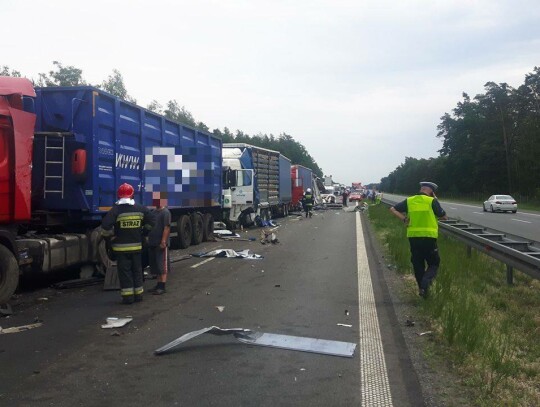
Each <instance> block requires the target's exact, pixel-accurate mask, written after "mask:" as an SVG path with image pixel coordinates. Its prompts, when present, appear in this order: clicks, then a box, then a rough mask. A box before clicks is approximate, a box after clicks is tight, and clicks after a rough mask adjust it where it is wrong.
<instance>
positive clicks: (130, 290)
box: [116, 252, 143, 297]
mask: <svg viewBox="0 0 540 407" xmlns="http://www.w3.org/2000/svg"><path fill="white" fill-rule="evenodd" d="M116 265H117V268H118V279H119V280H120V290H121V294H122V297H126V296H130V295H140V294H142V293H143V272H142V261H141V253H140V252H136V253H133V252H131V253H129V252H128V253H121V252H117V253H116Z"/></svg>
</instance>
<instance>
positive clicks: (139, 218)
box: [101, 204, 154, 253]
mask: <svg viewBox="0 0 540 407" xmlns="http://www.w3.org/2000/svg"><path fill="white" fill-rule="evenodd" d="M101 225H102V227H103V229H104V230H105V231H108V230H111V229H112V228H113V227H114V235H115V239H114V240H113V241H112V249H113V251H115V252H123V253H125V252H140V251H141V250H142V229H143V228H148V229H151V228H152V226H153V225H154V222H153V218H152V215H151V214H150V210H149V209H148V208H147V207H146V206H143V205H138V204H135V205H127V204H121V205H114V206H113V207H112V208H111V210H110V211H109V212H108V213H107V215H105V217H104V218H103V221H102V223H101Z"/></svg>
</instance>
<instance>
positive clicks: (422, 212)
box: [390, 182, 448, 298]
mask: <svg viewBox="0 0 540 407" xmlns="http://www.w3.org/2000/svg"><path fill="white" fill-rule="evenodd" d="M436 190H437V184H434V183H433V182H420V193H418V194H417V195H413V196H411V197H409V198H407V199H406V200H404V201H401V202H399V203H397V204H396V205H394V206H392V207H390V212H392V214H393V215H394V216H396V217H397V218H399V219H400V220H401V221H402V222H403V223H404V224H405V226H406V227H407V237H408V238H409V245H410V248H411V263H412V265H413V269H414V276H415V278H416V283H417V284H418V290H419V291H418V293H419V295H420V296H422V297H424V298H425V297H426V296H427V292H428V288H429V286H430V284H431V282H432V281H433V279H434V278H435V276H436V275H437V270H438V268H439V263H440V261H441V259H440V257H439V249H438V248H437V237H438V234H439V224H438V223H437V218H440V219H448V217H447V216H446V212H445V211H444V209H443V208H442V207H441V204H440V203H439V201H438V200H437V196H436V195H435V191H436ZM426 264H427V268H426Z"/></svg>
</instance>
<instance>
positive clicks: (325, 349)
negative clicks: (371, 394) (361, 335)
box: [154, 326, 356, 358]
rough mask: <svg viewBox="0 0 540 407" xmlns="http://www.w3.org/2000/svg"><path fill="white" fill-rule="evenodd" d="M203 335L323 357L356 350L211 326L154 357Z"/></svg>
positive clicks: (349, 346) (343, 345)
mask: <svg viewBox="0 0 540 407" xmlns="http://www.w3.org/2000/svg"><path fill="white" fill-rule="evenodd" d="M205 333H210V334H212V335H220V336H221V335H233V336H234V337H235V338H236V339H237V340H238V341H240V342H242V343H246V344H249V345H256V346H268V347H271V348H279V349H288V350H297V351H301V352H311V353H319V354H323V355H331V356H342V357H348V358H351V357H353V355H354V351H355V349H356V344H355V343H350V342H340V341H330V340H326V339H316V338H306V337H301V336H291V335H280V334H271V333H264V332H255V331H251V330H249V329H243V328H232V329H222V328H220V327H217V326H211V327H209V328H203V329H200V330H198V331H193V332H189V333H187V334H185V335H182V336H181V337H180V338H178V339H175V340H174V341H172V342H170V343H168V344H167V345H165V346H162V347H161V348H159V349H157V350H156V351H155V352H154V353H155V354H156V355H160V354H162V353H165V352H167V351H169V350H171V349H173V348H175V347H176V346H178V345H180V344H182V343H184V342H187V341H189V340H191V339H193V338H196V337H197V336H200V335H202V334H205Z"/></svg>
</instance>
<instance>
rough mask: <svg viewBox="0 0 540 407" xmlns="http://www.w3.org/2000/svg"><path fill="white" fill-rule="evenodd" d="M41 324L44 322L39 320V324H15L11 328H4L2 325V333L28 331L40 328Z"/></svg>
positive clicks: (0, 330) (0, 333)
mask: <svg viewBox="0 0 540 407" xmlns="http://www.w3.org/2000/svg"><path fill="white" fill-rule="evenodd" d="M41 325H43V324H42V323H41V322H38V323H37V324H28V325H21V326H13V327H11V328H2V327H0V335H2V334H16V333H19V332H23V331H28V330H30V329H34V328H38V327H40V326H41Z"/></svg>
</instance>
